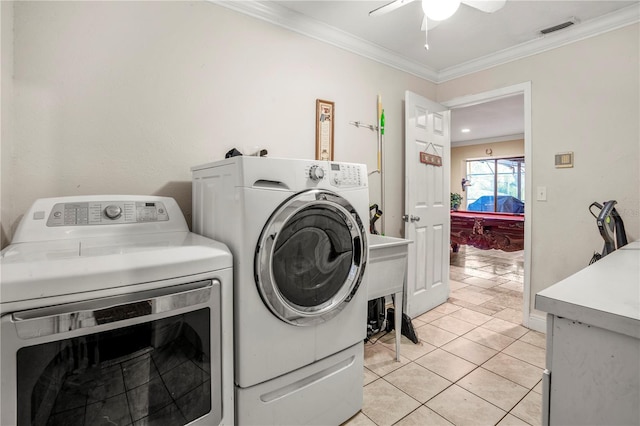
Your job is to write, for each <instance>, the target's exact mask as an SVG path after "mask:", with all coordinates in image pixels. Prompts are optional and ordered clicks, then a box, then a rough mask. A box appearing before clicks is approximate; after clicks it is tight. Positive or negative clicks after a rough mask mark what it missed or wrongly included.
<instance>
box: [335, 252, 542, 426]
mask: <svg viewBox="0 0 640 426" xmlns="http://www.w3.org/2000/svg"><path fill="white" fill-rule="evenodd" d="M450 264H451V294H450V298H449V300H448V301H447V303H444V304H442V305H440V306H438V307H436V308H434V309H432V310H431V311H429V312H426V313H425V314H423V315H421V316H419V317H417V318H414V319H413V321H412V323H413V326H414V328H415V330H416V333H417V334H418V337H419V339H420V343H419V344H418V345H414V344H413V343H412V342H411V341H409V340H408V339H406V338H405V337H404V336H403V337H402V346H401V349H400V355H401V361H400V362H396V361H395V340H394V334H393V333H390V334H387V335H378V336H374V337H373V338H372V342H375V343H371V342H367V343H365V361H364V364H365V373H364V403H363V407H362V410H361V411H360V412H359V413H358V414H357V415H355V416H354V417H353V418H351V419H350V420H349V421H348V422H347V423H345V425H349V426H359V425H379V426H383V425H402V426H409V425H416V426H417V425H420V426H426V425H452V424H453V425H459V426H464V425H473V426H484V425H496V424H497V425H500V426H506V425H539V424H540V423H541V405H542V395H541V393H542V386H541V383H540V382H541V378H542V370H543V368H544V357H545V336H544V334H541V333H538V332H536V331H533V330H528V329H527V328H525V327H523V326H521V325H520V324H521V323H522V283H523V256H522V252H521V251H520V252H514V253H506V252H502V251H499V250H477V249H474V248H473V247H469V246H461V247H460V252H459V253H451V262H450ZM376 339H379V340H377V341H376Z"/></svg>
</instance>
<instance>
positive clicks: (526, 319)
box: [443, 82, 545, 332]
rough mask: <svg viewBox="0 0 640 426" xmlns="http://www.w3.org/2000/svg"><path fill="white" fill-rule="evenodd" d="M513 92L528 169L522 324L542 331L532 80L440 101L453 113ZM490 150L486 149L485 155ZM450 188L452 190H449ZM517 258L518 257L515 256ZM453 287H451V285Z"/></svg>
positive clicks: (456, 185) (457, 185)
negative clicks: (534, 240) (535, 286)
mask: <svg viewBox="0 0 640 426" xmlns="http://www.w3.org/2000/svg"><path fill="white" fill-rule="evenodd" d="M515 95H522V99H523V101H522V102H523V110H524V117H523V118H524V134H523V136H524V137H523V139H524V167H525V170H527V171H528V173H525V179H524V182H525V184H524V187H525V188H524V198H525V200H526V202H525V205H524V215H525V218H526V220H525V221H524V244H523V247H524V248H523V252H522V263H523V266H524V271H523V282H522V293H523V294H522V324H523V325H524V326H525V327H528V328H531V329H534V330H537V331H541V332H544V331H545V325H544V321H543V320H539V319H537V318H536V317H532V316H531V290H530V289H531V284H530V276H531V211H532V206H531V201H532V194H533V192H532V188H531V173H530V170H531V166H532V164H531V163H532V157H531V153H532V140H531V83H530V82H526V83H521V84H516V85H513V86H508V87H504V88H501V89H496V90H492V91H488V92H483V93H479V94H475V95H469V96H463V97H460V98H456V99H453V100H451V101H448V102H443V105H445V106H447V107H448V108H450V109H451V110H452V114H455V113H456V109H461V108H464V107H469V106H473V105H479V104H484V103H488V102H492V101H496V100H500V99H504V98H509V97H513V96H515ZM490 154H492V153H489V152H488V151H487V152H486V155H490ZM461 185H462V183H461V182H451V188H452V189H453V188H461ZM452 192H454V191H453V190H452ZM516 262H517V259H516ZM451 290H452V291H455V290H454V288H453V287H452V288H451Z"/></svg>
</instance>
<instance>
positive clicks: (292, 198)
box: [192, 156, 369, 425]
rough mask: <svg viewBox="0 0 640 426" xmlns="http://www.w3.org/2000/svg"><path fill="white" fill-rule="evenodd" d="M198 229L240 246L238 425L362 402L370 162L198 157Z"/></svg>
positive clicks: (298, 417)
mask: <svg viewBox="0 0 640 426" xmlns="http://www.w3.org/2000/svg"><path fill="white" fill-rule="evenodd" d="M192 173H193V231H194V232H196V233H199V234H202V235H205V236H208V237H211V238H214V239H216V240H218V241H222V242H223V243H225V244H227V245H228V246H229V248H230V249H231V252H232V254H233V257H234V327H235V328H234V336H235V346H234V347H235V384H236V419H237V421H238V424H260V425H268V424H290V425H291V424H295V425H307V424H323V425H327V424H340V423H341V422H343V421H345V420H347V419H348V418H349V417H351V416H352V415H354V414H355V413H356V412H357V411H358V410H359V409H360V408H361V406H362V374H363V341H364V339H365V337H366V317H367V294H366V288H364V287H365V283H366V280H365V279H364V274H365V271H366V268H365V266H366V260H367V237H366V226H367V225H366V220H368V205H369V192H368V184H367V171H366V166H364V165H361V164H349V163H337V162H328V161H311V160H293V159H278V158H261V157H245V156H238V157H232V158H229V159H226V160H223V161H219V162H215V163H210V164H205V165H201V166H196V167H193V168H192Z"/></svg>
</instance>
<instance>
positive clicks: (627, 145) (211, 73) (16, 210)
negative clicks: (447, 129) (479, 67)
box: [1, 2, 640, 301]
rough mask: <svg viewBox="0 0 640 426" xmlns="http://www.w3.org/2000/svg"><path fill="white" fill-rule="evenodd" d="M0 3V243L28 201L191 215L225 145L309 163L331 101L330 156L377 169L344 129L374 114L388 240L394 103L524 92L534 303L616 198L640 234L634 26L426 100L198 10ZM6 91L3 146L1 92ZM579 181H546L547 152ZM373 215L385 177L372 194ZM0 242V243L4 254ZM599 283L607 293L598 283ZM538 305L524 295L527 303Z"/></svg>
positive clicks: (448, 86)
mask: <svg viewBox="0 0 640 426" xmlns="http://www.w3.org/2000/svg"><path fill="white" fill-rule="evenodd" d="M5 3H6V2H2V12H3V13H2V15H3V16H2V48H3V55H2V60H3V63H2V65H3V68H2V109H3V110H2V125H3V126H2V191H3V192H2V194H1V202H2V232H3V233H5V234H6V235H7V236H8V237H9V238H10V237H11V234H12V232H13V230H14V228H15V226H16V225H17V221H18V220H19V218H20V215H21V214H22V213H23V212H24V211H25V210H26V209H27V208H28V207H29V205H30V204H31V203H32V202H33V200H34V199H36V198H40V197H51V196H62V195H76V194H93V193H126V194H131V193H140V194H161V195H168V196H173V197H175V198H176V199H177V200H178V201H179V203H180V205H181V207H182V208H183V210H184V211H185V212H186V213H187V215H189V214H190V212H191V192H190V185H191V182H190V181H191V175H190V170H189V168H190V167H191V166H192V165H195V164H200V163H204V162H209V161H212V160H216V159H220V158H222V157H223V155H224V153H225V152H226V151H227V150H228V149H230V148H232V147H238V148H239V149H241V150H242V149H244V148H245V147H247V146H248V147H252V146H260V147H264V148H267V149H268V150H269V152H270V155H272V156H282V157H302V158H313V156H314V150H315V124H314V114H315V100H316V99H317V98H321V99H328V100H331V101H334V102H335V103H336V123H335V124H336V127H335V132H336V133H335V137H336V146H335V159H336V160H338V161H355V162H365V163H366V164H367V165H368V167H369V168H370V169H374V168H375V167H376V149H377V147H376V139H375V136H374V134H373V133H372V132H370V131H369V130H364V129H357V128H355V127H353V126H350V125H349V124H348V122H349V121H356V120H360V121H363V122H365V123H373V122H375V119H376V96H377V95H378V94H381V95H382V96H383V101H384V105H385V113H386V142H387V147H386V159H387V173H386V206H385V216H386V220H387V226H386V231H387V234H389V235H396V236H397V235H401V233H402V222H401V221H400V216H401V214H402V209H403V207H402V204H403V177H402V173H403V172H402V170H403V158H402V152H403V147H402V142H401V138H402V128H403V124H402V114H403V101H402V99H403V97H404V91H405V90H407V89H408V90H412V91H414V92H417V93H419V94H421V95H423V96H426V97H428V98H431V99H435V100H438V101H441V102H444V101H448V100H451V99H455V98H458V97H461V96H463V95H470V94H475V93H481V92H485V91H489V90H494V89H498V88H501V87H505V86H510V85H513V84H518V83H522V82H525V81H531V82H532V115H533V117H532V120H533V121H532V139H533V140H532V143H533V147H532V150H533V158H532V165H533V170H531V171H527V172H531V174H532V183H533V186H534V187H536V186H546V187H547V195H548V201H546V202H535V203H534V204H533V208H532V215H531V218H529V220H531V221H532V270H531V284H532V286H531V287H532V288H531V291H532V295H533V294H535V293H536V292H538V291H540V290H541V289H543V288H545V287H547V286H549V285H551V284H553V283H555V282H556V281H558V280H560V279H562V278H564V277H566V276H568V275H570V274H572V273H574V272H575V271H577V270H579V269H581V268H583V267H584V266H585V265H586V264H587V262H588V260H589V258H590V257H591V255H592V254H593V251H594V250H601V247H602V239H601V238H600V236H599V235H598V233H597V230H596V226H595V220H594V219H593V218H592V217H591V215H590V214H589V213H588V211H587V207H588V205H589V204H590V203H591V202H592V201H604V200H608V199H616V200H618V202H619V209H618V210H619V211H620V213H621V215H622V217H623V219H624V220H625V224H626V226H627V231H628V234H629V236H630V238H632V239H633V238H639V237H640V190H639V189H638V183H640V176H639V169H640V150H639V148H640V147H639V145H640V142H639V141H640V129H639V122H640V120H639V117H640V108H639V97H640V96H639V94H640V87H639V79H638V76H639V75H640V70H639V62H640V60H639V52H640V47H639V39H640V37H639V33H638V25H637V24H636V25H632V26H627V27H625V28H622V29H619V30H616V31H612V32H609V33H606V34H603V35H600V36H597V37H593V38H589V39H586V40H583V41H580V42H577V43H574V44H571V45H568V46H564V47H561V48H558V49H555V50H551V51H548V52H545V53H542V54H539V55H536V56H532V57H529V58H525V59H522V60H519V61H515V62H511V63H508V64H505V65H502V66H498V67H495V68H492V69H489V70H486V71H482V72H478V73H475V74H473V75H469V76H465V77H462V78H459V79H456V80H452V81H449V82H446V83H443V84H440V85H438V86H437V87H436V86H435V85H433V84H432V83H430V82H427V81H425V80H422V79H419V78H416V77H414V76H411V75H409V74H406V73H402V72H399V71H397V70H394V69H391V68H389V67H386V66H383V65H380V64H377V63H375V62H372V61H369V60H367V59H363V58H361V57H359V56H356V55H354V54H351V53H348V52H345V51H342V50H340V49H337V48H335V47H332V46H329V45H327V44H323V43H321V42H318V41H316V40H313V39H309V38H306V37H304V36H301V35H298V34H296V33H292V32H290V31H287V30H284V29H281V28H278V27H275V26H273V25H270V24H267V23H264V22H261V21H258V20H255V19H252V18H249V17H246V16H244V15H240V14H237V13H235V12H232V11H229V10H227V9H225V8H222V7H219V6H216V5H213V4H210V3H207V2H195V3H187V2H109V3H98V2H17V3H15V5H14V12H15V20H14V26H15V34H14V35H13V38H14V42H15V44H14V46H13V48H14V49H13V50H14V54H13V57H14V59H15V60H14V63H13V67H14V70H13V71H14V81H13V83H14V87H8V88H7V87H6V79H7V78H8V77H9V76H11V71H10V70H7V69H6V68H7V67H6V66H5V65H6V63H5V51H4V49H5V38H6V37H11V27H10V25H6V24H7V19H6V18H5V10H6V9H7V7H6V6H5ZM6 89H7V90H8V91H9V92H10V91H11V90H13V92H14V95H13V96H14V98H13V99H14V102H13V104H12V105H13V107H14V110H15V111H14V114H15V121H14V122H13V123H14V126H13V131H12V132H9V133H5V122H6V119H7V111H6V109H5V108H6V106H7V103H6V101H5V90H6ZM562 151H574V152H575V167H574V168H572V169H555V168H554V162H553V156H554V154H555V153H557V152H562ZM370 183H371V191H370V192H371V202H379V198H378V197H379V190H380V187H379V175H373V176H372V178H371V180H370ZM3 244H4V243H3ZM604 285H606V283H605V284H604ZM532 301H533V298H532Z"/></svg>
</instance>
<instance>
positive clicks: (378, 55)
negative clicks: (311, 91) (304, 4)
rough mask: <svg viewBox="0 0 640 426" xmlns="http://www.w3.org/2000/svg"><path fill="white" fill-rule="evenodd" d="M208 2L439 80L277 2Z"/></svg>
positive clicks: (434, 74) (420, 66) (428, 70)
mask: <svg viewBox="0 0 640 426" xmlns="http://www.w3.org/2000/svg"><path fill="white" fill-rule="evenodd" d="M208 1H209V2H211V3H214V4H217V5H220V6H223V7H226V8H228V9H231V10H234V11H236V12H240V13H243V14H245V15H249V16H252V17H254V18H258V19H262V20H264V21H267V22H270V23H272V24H275V25H278V26H280V27H283V28H286V29H288V30H291V31H295V32H297V33H299V34H302V35H305V36H307V37H311V38H314V39H316V40H319V41H322V42H324V43H328V44H331V45H333V46H336V47H338V48H340V49H344V50H347V51H349V52H352V53H355V54H357V55H360V56H364V57H365V58H368V59H371V60H373V61H376V62H379V63H382V64H384V65H388V66H390V67H392V68H396V69H398V70H400V71H404V72H407V73H409V74H413V75H415V76H417V77H420V78H424V79H425V80H429V81H432V82H434V83H435V82H437V80H438V73H437V72H436V71H435V70H433V69H431V68H428V67H425V66H424V65H423V64H420V63H418V62H415V61H412V60H411V59H408V58H406V57H404V56H401V55H398V54H396V53H394V52H392V51H391V50H388V49H385V48H383V47H381V46H378V45H376V44H374V43H371V42H368V41H366V40H364V39H361V38H359V37H356V36H354V35H352V34H349V33H347V32H345V31H342V30H340V29H338V28H335V27H332V26H330V25H327V24H325V23H323V22H320V21H318V20H315V19H312V18H309V17H308V16H305V15H303V14H301V13H299V12H296V11H293V10H291V9H287V8H286V7H283V6H280V5H278V4H276V3H272V2H269V1H233V0H208Z"/></svg>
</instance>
